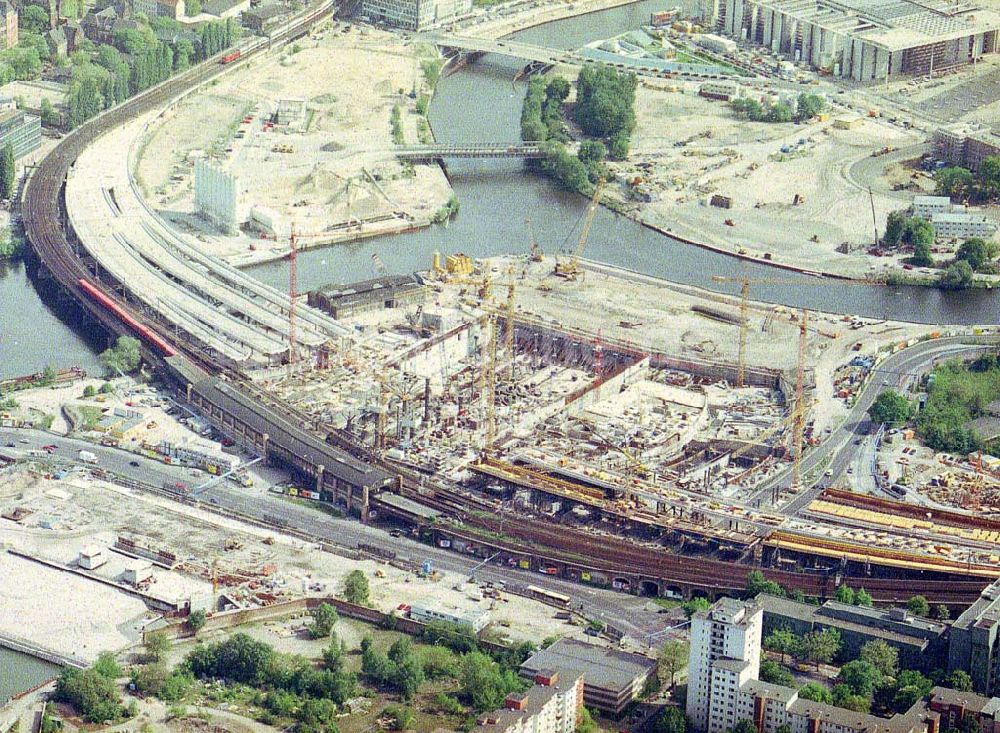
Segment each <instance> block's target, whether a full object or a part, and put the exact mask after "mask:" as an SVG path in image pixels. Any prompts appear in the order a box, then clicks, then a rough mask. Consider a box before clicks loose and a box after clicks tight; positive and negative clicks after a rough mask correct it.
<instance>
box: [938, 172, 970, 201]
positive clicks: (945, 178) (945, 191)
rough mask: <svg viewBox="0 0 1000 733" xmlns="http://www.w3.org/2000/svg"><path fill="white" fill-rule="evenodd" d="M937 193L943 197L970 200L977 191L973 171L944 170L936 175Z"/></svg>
mask: <svg viewBox="0 0 1000 733" xmlns="http://www.w3.org/2000/svg"><path fill="white" fill-rule="evenodd" d="M934 184H935V192H936V193H937V194H939V195H941V196H949V197H954V198H958V199H968V198H969V197H970V196H971V195H972V193H973V190H974V189H975V179H974V178H973V176H972V171H970V170H968V169H967V168H957V167H950V168H942V169H941V170H939V171H937V172H936V173H935V174H934Z"/></svg>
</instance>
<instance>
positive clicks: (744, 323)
mask: <svg viewBox="0 0 1000 733" xmlns="http://www.w3.org/2000/svg"><path fill="white" fill-rule="evenodd" d="M712 280H713V281H714V282H719V283H739V285H740V321H739V325H740V337H739V351H738V355H737V364H736V386H737V387H743V386H745V385H746V348H747V329H748V328H749V324H750V320H749V315H748V314H749V312H750V286H751V285H805V286H807V287H812V286H828V285H832V286H837V287H840V286H848V285H850V286H856V285H863V286H869V285H876V284H877V283H871V282H866V281H859V280H839V279H838V280H833V279H819V278H816V279H812V280H788V279H780V278H753V277H747V276H746V275H738V276H737V275H712ZM771 320H773V314H771V313H769V314H768V316H767V318H766V319H765V322H766V324H767V326H768V327H770V321H771ZM813 330H814V331H816V333H818V334H820V335H821V336H826V337H827V338H837V334H836V333H831V332H829V331H823V330H822V329H820V328H818V327H814V328H813Z"/></svg>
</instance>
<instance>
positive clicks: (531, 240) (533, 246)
mask: <svg viewBox="0 0 1000 733" xmlns="http://www.w3.org/2000/svg"><path fill="white" fill-rule="evenodd" d="M524 223H525V225H527V227H528V244H529V247H530V250H531V261H532V262H541V261H542V260H544V259H545V253H544V252H542V248H541V246H540V245H539V244H538V241H537V240H536V239H535V230H534V229H533V228H532V226H531V219H525V220H524Z"/></svg>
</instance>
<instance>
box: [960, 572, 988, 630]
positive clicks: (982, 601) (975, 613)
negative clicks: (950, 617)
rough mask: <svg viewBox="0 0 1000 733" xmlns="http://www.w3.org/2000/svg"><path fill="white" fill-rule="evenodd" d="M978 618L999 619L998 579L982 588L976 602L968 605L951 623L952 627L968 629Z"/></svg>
mask: <svg viewBox="0 0 1000 733" xmlns="http://www.w3.org/2000/svg"><path fill="white" fill-rule="evenodd" d="M980 619H987V620H990V621H992V622H994V623H996V622H997V621H998V620H1000V580H997V581H996V582H995V583H993V584H992V585H989V586H987V587H986V588H984V589H983V592H982V593H981V594H980V596H979V598H977V599H976V602H975V603H973V604H972V605H971V606H969V607H968V608H967V609H965V611H964V612H963V613H962V615H961V616H959V617H958V618H957V619H956V620H955V622H954V623H953V624H952V628H953V629H969V628H970V627H972V626H973V625H975V624H976V623H978V622H979V621H980Z"/></svg>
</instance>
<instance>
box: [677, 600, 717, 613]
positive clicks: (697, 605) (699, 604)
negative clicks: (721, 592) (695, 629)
mask: <svg viewBox="0 0 1000 733" xmlns="http://www.w3.org/2000/svg"><path fill="white" fill-rule="evenodd" d="M711 607H712V604H711V603H709V602H708V599H707V598H705V597H704V596H694V597H693V598H692V599H691V600H690V601H684V603H683V604H682V605H681V608H683V609H684V613H685V614H686V615H687V617H688V618H691V617H692V616H694V615H695V614H696V613H698V612H699V611H707V610H708V609H709V608H711Z"/></svg>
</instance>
